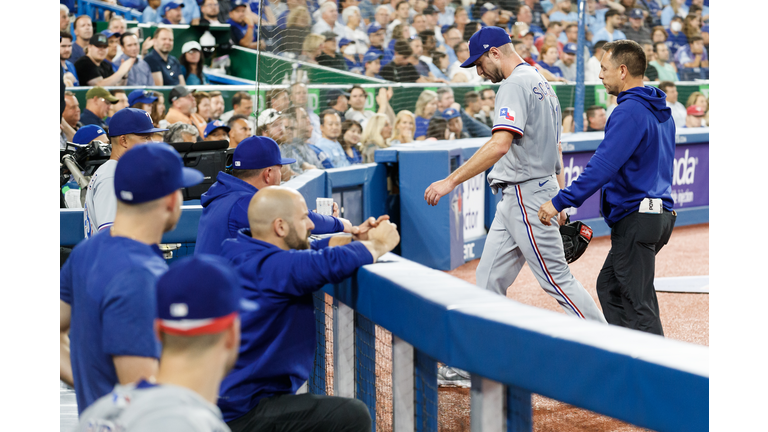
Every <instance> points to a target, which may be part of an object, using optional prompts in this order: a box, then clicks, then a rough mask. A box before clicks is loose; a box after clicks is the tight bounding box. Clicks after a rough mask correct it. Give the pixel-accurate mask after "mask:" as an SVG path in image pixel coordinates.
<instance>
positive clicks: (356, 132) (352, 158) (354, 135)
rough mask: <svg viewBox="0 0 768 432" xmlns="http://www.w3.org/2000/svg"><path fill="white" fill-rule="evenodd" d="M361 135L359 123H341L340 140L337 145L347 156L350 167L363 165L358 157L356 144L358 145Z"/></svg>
mask: <svg viewBox="0 0 768 432" xmlns="http://www.w3.org/2000/svg"><path fill="white" fill-rule="evenodd" d="M362 133H363V127H362V126H360V123H358V122H356V121H354V120H344V121H343V122H342V123H341V138H340V139H339V143H340V144H341V148H343V149H344V153H345V154H346V155H347V161H349V163H350V165H355V164H361V163H363V158H362V156H360V151H359V150H358V144H360V134H362Z"/></svg>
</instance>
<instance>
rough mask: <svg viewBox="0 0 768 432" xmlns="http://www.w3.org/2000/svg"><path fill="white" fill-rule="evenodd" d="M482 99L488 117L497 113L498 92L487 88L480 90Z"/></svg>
mask: <svg viewBox="0 0 768 432" xmlns="http://www.w3.org/2000/svg"><path fill="white" fill-rule="evenodd" d="M480 99H481V100H482V101H483V111H486V112H488V113H489V114H488V115H491V114H492V113H494V112H495V111H496V91H495V90H494V89H492V88H485V89H482V90H480ZM491 120H493V119H491Z"/></svg>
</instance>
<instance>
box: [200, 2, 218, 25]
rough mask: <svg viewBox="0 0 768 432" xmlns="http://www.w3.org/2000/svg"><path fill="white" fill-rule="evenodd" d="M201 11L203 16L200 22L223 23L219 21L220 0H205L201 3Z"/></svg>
mask: <svg viewBox="0 0 768 432" xmlns="http://www.w3.org/2000/svg"><path fill="white" fill-rule="evenodd" d="M200 12H202V14H203V17H202V18H201V19H200V24H208V25H210V24H221V22H220V21H219V0H205V1H203V3H202V4H201V5H200Z"/></svg>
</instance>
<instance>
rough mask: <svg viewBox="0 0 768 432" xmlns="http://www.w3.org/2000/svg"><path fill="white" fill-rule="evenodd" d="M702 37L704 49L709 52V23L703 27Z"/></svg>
mask: <svg viewBox="0 0 768 432" xmlns="http://www.w3.org/2000/svg"><path fill="white" fill-rule="evenodd" d="M701 39H702V40H703V41H704V49H705V50H707V53H709V24H705V25H704V26H703V27H701Z"/></svg>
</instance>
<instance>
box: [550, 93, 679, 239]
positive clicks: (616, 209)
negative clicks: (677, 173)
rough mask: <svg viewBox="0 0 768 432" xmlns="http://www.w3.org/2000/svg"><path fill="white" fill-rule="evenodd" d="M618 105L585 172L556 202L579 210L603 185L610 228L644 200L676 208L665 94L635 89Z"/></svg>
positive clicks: (670, 126) (671, 132) (671, 129)
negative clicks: (673, 196)
mask: <svg viewBox="0 0 768 432" xmlns="http://www.w3.org/2000/svg"><path fill="white" fill-rule="evenodd" d="M617 101H618V104H619V105H618V106H617V107H616V109H614V110H613V113H611V116H610V117H609V118H608V123H606V125H605V138H604V139H603V142H602V143H600V145H599V146H598V147H597V150H596V151H595V154H594V155H593V156H592V158H591V159H590V160H589V163H588V164H587V166H586V168H585V169H584V172H583V173H581V175H579V177H578V178H576V180H574V181H573V183H571V185H570V186H568V187H567V188H565V189H563V190H561V191H560V192H559V193H558V194H557V195H556V196H555V198H553V199H552V204H553V205H554V206H555V209H557V210H558V211H561V210H563V209H564V208H566V207H579V206H581V204H583V203H584V201H585V200H586V199H587V198H589V197H590V196H592V194H593V193H595V192H596V191H597V190H598V189H600V188H601V187H602V199H601V202H600V212H601V214H602V216H603V218H604V219H605V222H606V223H607V224H608V226H609V227H611V226H613V225H614V224H615V223H616V222H618V221H620V220H621V219H622V218H624V217H625V216H628V215H629V214H630V213H632V212H635V211H637V210H638V209H639V208H640V202H641V201H642V200H643V198H646V197H647V198H661V199H662V201H663V203H664V208H665V209H666V210H668V211H671V210H672V206H673V205H674V201H673V200H672V171H673V170H674V157H675V122H674V120H673V119H672V111H671V110H670V109H669V108H668V107H667V106H666V102H665V101H666V95H665V94H664V92H662V91H661V90H659V89H657V88H655V87H634V88H631V89H629V90H627V91H624V92H621V93H619V97H618V99H617Z"/></svg>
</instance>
